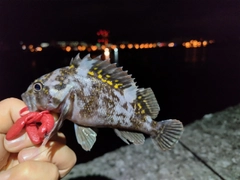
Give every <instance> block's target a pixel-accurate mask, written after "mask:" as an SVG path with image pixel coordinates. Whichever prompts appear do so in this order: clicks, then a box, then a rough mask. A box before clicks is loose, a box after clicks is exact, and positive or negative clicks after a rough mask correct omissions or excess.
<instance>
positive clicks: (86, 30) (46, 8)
mask: <svg viewBox="0 0 240 180" xmlns="http://www.w3.org/2000/svg"><path fill="white" fill-rule="evenodd" d="M99 29H106V30H109V31H110V41H112V42H118V41H123V40H125V41H135V42H143V41H161V40H171V39H174V38H185V37H190V38H191V37H193V38H201V37H202V38H219V39H228V38H232V39H237V38H238V39H239V38H240V1H239V0H224V1H223V0H208V1H206V0H201V1H194V0H175V1H173V0H165V1H163V0H144V1H141V0H136V1H135V0H134V1H133V0H113V1H101V0H75V1H70V0H68V1H57V0H48V1H44V0H41V1H40V0H38V1H37V0H32V1H26V0H21V1H20V0H15V1H10V2H9V1H4V0H1V2H0V41H3V42H19V41H20V40H22V41H24V42H42V41H51V40H78V41H79V40H80V41H81V40H83V41H87V42H96V41H97V36H96V32H97V31H98V30H99Z"/></svg>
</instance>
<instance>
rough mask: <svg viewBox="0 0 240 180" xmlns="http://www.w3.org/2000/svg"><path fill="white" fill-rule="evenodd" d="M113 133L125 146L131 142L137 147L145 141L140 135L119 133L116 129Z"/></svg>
mask: <svg viewBox="0 0 240 180" xmlns="http://www.w3.org/2000/svg"><path fill="white" fill-rule="evenodd" d="M114 131H115V133H116V134H117V136H118V137H120V138H121V139H122V140H123V141H124V142H125V143H127V144H129V142H131V143H133V144H135V145H139V144H143V143H144V141H145V137H144V135H143V134H142V133H137V132H129V131H121V130H118V129H114Z"/></svg>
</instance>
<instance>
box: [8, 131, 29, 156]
mask: <svg viewBox="0 0 240 180" xmlns="http://www.w3.org/2000/svg"><path fill="white" fill-rule="evenodd" d="M26 135H27V134H26V133H24V134H23V135H21V136H19V137H18V138H16V139H13V140H6V139H4V145H5V147H6V149H8V150H11V151H10V152H14V150H15V149H19V148H18V147H19V146H22V143H23V142H24V141H25V140H26Z"/></svg>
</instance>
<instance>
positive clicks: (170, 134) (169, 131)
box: [152, 119, 183, 151]
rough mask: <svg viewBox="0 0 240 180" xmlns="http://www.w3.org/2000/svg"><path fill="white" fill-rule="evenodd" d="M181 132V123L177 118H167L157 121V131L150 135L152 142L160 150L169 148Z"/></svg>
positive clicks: (176, 140)
mask: <svg viewBox="0 0 240 180" xmlns="http://www.w3.org/2000/svg"><path fill="white" fill-rule="evenodd" d="M182 132H183V125H182V123H181V122H180V121H179V120H176V119H169V120H165V121H161V122H158V124H157V133H156V134H155V135H154V136H152V138H153V142H154V143H155V144H156V145H157V146H158V147H160V149H161V150H163V151H166V150H170V149H171V148H172V147H173V146H174V145H175V144H176V143H177V142H178V140H179V139H180V137H181V135H182Z"/></svg>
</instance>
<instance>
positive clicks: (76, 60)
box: [70, 53, 90, 67]
mask: <svg viewBox="0 0 240 180" xmlns="http://www.w3.org/2000/svg"><path fill="white" fill-rule="evenodd" d="M89 56H90V55H89ZM81 60H82V59H81V58H80V53H78V54H77V55H76V56H75V58H72V59H71V62H70V66H72V65H73V66H75V67H78V66H79V63H80V61H81Z"/></svg>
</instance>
